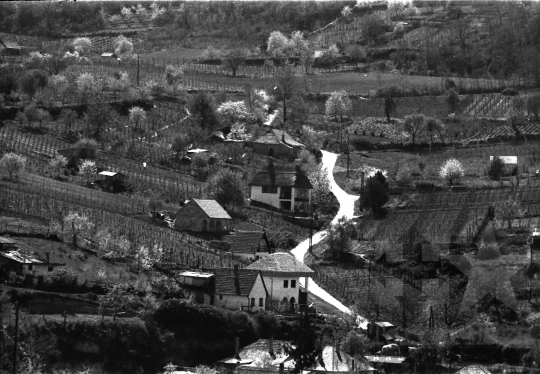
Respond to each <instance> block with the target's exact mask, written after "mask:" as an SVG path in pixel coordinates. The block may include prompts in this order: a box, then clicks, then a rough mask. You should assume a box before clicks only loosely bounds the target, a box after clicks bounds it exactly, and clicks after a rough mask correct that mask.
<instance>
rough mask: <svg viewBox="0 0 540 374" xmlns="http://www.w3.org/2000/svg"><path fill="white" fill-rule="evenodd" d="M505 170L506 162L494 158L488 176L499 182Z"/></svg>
mask: <svg viewBox="0 0 540 374" xmlns="http://www.w3.org/2000/svg"><path fill="white" fill-rule="evenodd" d="M503 169H504V162H503V161H502V160H501V159H500V158H499V157H497V156H495V157H493V160H492V161H491V164H490V165H489V169H488V176H489V177H490V178H491V179H492V180H494V181H498V180H499V179H500V178H501V176H502V174H503Z"/></svg>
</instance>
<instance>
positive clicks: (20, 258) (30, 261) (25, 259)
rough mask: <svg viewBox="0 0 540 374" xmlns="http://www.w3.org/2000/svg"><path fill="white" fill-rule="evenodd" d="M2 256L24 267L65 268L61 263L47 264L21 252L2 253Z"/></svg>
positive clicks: (0, 254)
mask: <svg viewBox="0 0 540 374" xmlns="http://www.w3.org/2000/svg"><path fill="white" fill-rule="evenodd" d="M0 256H2V257H4V258H7V259H9V260H12V261H15V262H18V263H19V264H22V265H45V266H63V265H65V264H61V263H52V262H45V261H41V260H38V259H37V258H35V257H32V256H28V255H25V254H22V253H21V252H19V251H2V252H0Z"/></svg>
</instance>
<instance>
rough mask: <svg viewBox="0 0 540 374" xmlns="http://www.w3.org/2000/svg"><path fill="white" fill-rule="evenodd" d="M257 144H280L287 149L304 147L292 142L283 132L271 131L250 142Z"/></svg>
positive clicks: (294, 141)
mask: <svg viewBox="0 0 540 374" xmlns="http://www.w3.org/2000/svg"><path fill="white" fill-rule="evenodd" d="M251 142H252V143H258V144H282V145H284V146H286V147H287V148H292V147H304V145H303V144H302V143H299V142H297V141H296V140H294V139H293V138H292V137H291V136H290V135H289V134H287V133H286V132H285V130H278V129H271V130H270V131H268V132H267V133H265V134H263V135H261V136H259V137H258V138H255V139H253V140H252V141H251Z"/></svg>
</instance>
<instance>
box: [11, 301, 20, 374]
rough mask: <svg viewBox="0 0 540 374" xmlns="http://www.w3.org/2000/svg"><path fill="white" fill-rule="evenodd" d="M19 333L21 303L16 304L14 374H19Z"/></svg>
mask: <svg viewBox="0 0 540 374" xmlns="http://www.w3.org/2000/svg"><path fill="white" fill-rule="evenodd" d="M18 332H19V302H18V301H17V302H15V336H14V337H13V367H12V371H11V372H12V373H13V374H17V343H18Z"/></svg>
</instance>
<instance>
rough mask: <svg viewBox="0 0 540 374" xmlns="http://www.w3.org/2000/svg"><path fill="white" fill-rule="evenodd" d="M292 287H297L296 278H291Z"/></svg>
mask: <svg viewBox="0 0 540 374" xmlns="http://www.w3.org/2000/svg"><path fill="white" fill-rule="evenodd" d="M291 288H296V279H291Z"/></svg>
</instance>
